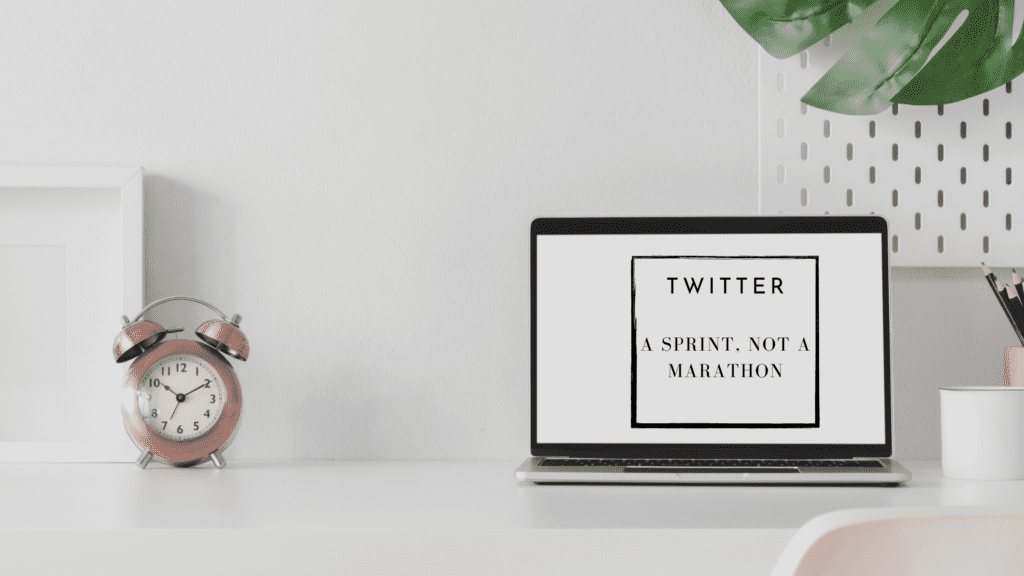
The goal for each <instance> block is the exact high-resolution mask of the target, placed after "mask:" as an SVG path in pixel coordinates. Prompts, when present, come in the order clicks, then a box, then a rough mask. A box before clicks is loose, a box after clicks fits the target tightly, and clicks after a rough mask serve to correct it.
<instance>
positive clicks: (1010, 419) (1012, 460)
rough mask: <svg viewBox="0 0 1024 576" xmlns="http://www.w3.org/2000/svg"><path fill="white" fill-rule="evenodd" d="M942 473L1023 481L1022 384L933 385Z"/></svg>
mask: <svg viewBox="0 0 1024 576" xmlns="http://www.w3.org/2000/svg"><path fill="white" fill-rule="evenodd" d="M939 401H940V404H941V416H942V473H943V474H944V475H945V476H946V477H948V478H963V479H968V480H1024V388H1022V387H1016V386H1013V387H1011V386H951V387H946V388H940V389H939Z"/></svg>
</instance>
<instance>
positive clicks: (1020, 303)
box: [1006, 270, 1024, 333]
mask: <svg viewBox="0 0 1024 576" xmlns="http://www.w3.org/2000/svg"><path fill="white" fill-rule="evenodd" d="M1013 286H1014V287H1015V288H1016V289H1017V297H1016V298H1013V299H1011V301H1010V302H1011V304H1013V308H1012V309H1011V310H1010V311H1011V312H1014V313H1017V314H1019V316H1014V317H1015V318H1017V326H1019V327H1020V329H1021V332H1022V333H1024V324H1021V321H1022V320H1021V319H1024V300H1021V298H1022V297H1024V296H1022V295H1024V291H1021V289H1022V288H1024V286H1022V285H1021V279H1020V276H1017V271H1016V270H1014V271H1013ZM1013 291H1014V289H1013V288H1011V287H1010V285H1009V284H1007V286H1006V292H1007V294H1012V293H1013Z"/></svg>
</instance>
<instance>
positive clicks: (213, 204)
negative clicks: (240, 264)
mask: <svg viewBox="0 0 1024 576" xmlns="http://www.w3.org/2000/svg"><path fill="white" fill-rule="evenodd" d="M144 185H145V189H146V207H145V226H146V228H145V234H146V240H145V241H146V248H145V261H146V301H147V302H153V301H154V300H157V299H160V298H164V297H167V296H174V295H186V296H194V297H197V298H202V299H204V300H208V301H209V302H211V303H212V304H214V305H216V306H218V307H227V308H231V307H232V306H233V305H234V304H232V302H234V301H235V299H236V296H237V278H236V277H235V273H234V267H233V266H232V262H233V261H234V260H235V257H236V252H237V250H236V247H235V237H236V235H235V224H236V222H235V215H234V212H233V210H231V209H230V207H229V206H227V205H226V204H225V203H223V202H221V201H219V200H218V199H217V198H216V197H215V196H213V195H211V194H207V193H204V192H201V191H198V190H195V189H193V188H190V187H189V186H187V185H185V184H182V183H180V182H176V181H174V180H171V179H170V178H166V177H164V176H159V175H147V176H146V177H145V183H144ZM171 306H175V307H176V308H175V309H176V310H181V311H186V310H187V311H189V315H188V316H187V317H178V316H175V317H174V318H175V319H177V320H178V321H179V322H181V321H185V320H186V319H187V320H188V321H192V320H193V319H196V320H200V321H201V320H205V319H208V316H209V311H203V310H202V309H196V311H195V312H194V313H192V310H193V306H190V305H187V304H186V305H183V306H184V307H182V306H179V305H178V304H177V303H175V304H173V305H171ZM158 310H160V312H157V311H154V314H155V315H156V314H161V315H165V316H166V315H167V312H165V311H163V307H161V309H158ZM225 313H226V314H229V313H230V312H228V311H226V312H225Z"/></svg>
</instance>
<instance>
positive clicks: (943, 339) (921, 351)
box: [890, 266, 1020, 460]
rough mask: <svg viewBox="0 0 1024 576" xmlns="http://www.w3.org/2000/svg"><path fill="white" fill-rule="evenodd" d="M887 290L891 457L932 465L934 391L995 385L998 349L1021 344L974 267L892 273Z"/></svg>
mask: <svg viewBox="0 0 1024 576" xmlns="http://www.w3.org/2000/svg"><path fill="white" fill-rule="evenodd" d="M993 271H994V272H995V273H996V276H997V277H999V278H1007V279H1009V278H1010V271H1009V270H1007V269H1002V268H1000V269H996V270H993ZM890 288H891V302H890V309H891V313H892V321H891V326H892V364H891V365H892V386H893V405H894V410H893V412H894V421H893V425H894V430H893V434H894V448H895V452H896V456H897V457H899V458H903V459H908V460H937V459H939V458H940V456H941V450H940V441H939V436H940V429H939V388H941V387H943V386H1001V385H1002V384H1003V377H1002V375H1003V364H1002V363H1003V347H1004V346H1015V345H1020V343H1019V342H1018V341H1017V339H1016V337H1015V336H1014V333H1013V329H1012V328H1011V327H1010V324H1009V322H1007V320H1006V317H1005V315H1004V314H1003V311H1002V309H1001V308H1000V306H999V304H998V302H997V301H996V299H995V296H993V294H992V290H991V289H990V288H989V286H988V283H987V282H985V279H984V277H983V276H982V274H981V267H980V266H979V267H977V268H893V269H892V285H891V287H890Z"/></svg>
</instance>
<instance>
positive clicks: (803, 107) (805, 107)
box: [800, 102, 807, 114]
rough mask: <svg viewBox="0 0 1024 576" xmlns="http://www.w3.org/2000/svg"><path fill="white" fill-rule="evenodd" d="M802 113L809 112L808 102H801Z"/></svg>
mask: <svg viewBox="0 0 1024 576" xmlns="http://www.w3.org/2000/svg"><path fill="white" fill-rule="evenodd" d="M800 113H801V114H807V104H804V103H803V102H801V103H800Z"/></svg>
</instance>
